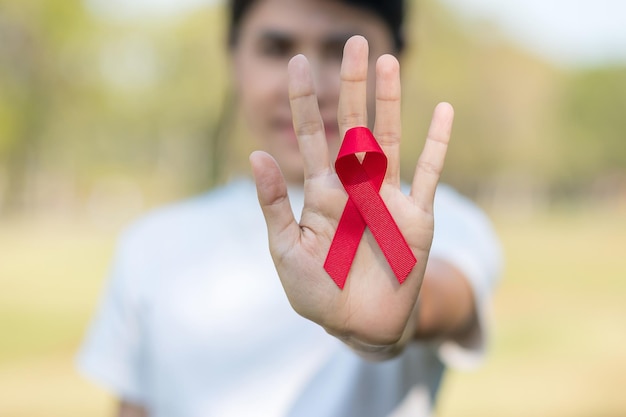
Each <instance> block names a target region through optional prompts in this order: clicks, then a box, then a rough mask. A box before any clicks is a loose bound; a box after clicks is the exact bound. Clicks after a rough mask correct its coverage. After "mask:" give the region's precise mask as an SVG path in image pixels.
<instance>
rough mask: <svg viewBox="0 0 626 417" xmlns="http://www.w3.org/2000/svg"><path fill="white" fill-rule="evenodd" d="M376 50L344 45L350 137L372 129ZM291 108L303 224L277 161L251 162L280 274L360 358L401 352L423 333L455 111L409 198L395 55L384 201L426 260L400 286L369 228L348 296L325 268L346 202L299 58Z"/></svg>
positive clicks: (430, 142)
mask: <svg viewBox="0 0 626 417" xmlns="http://www.w3.org/2000/svg"><path fill="white" fill-rule="evenodd" d="M367 66H368V44H367V41H366V40H365V39H364V38H363V37H360V36H355V37H352V38H351V39H349V40H348V42H347V43H346V45H345V50H344V57H343V61H342V67H341V87H340V89H341V90H340V98H339V110H338V123H339V130H340V134H341V137H343V135H344V134H345V132H346V131H347V130H348V129H349V128H352V127H354V126H367V114H366V85H367ZM289 96H290V97H289V98H290V102H291V109H292V114H293V123H294V128H295V131H296V135H297V137H298V143H299V147H300V152H301V153H302V157H303V164H304V178H305V181H304V193H305V198H304V209H303V211H302V216H301V219H300V223H298V222H296V220H295V218H294V216H293V214H292V211H291V207H290V204H289V199H288V196H287V186H286V183H285V180H284V178H283V176H282V174H281V172H280V169H279V167H278V165H277V163H276V162H275V161H274V159H273V158H272V157H271V156H270V155H268V154H267V153H264V152H260V151H257V152H254V153H253V154H252V155H251V156H250V161H251V164H252V170H253V174H254V177H255V181H256V186H257V192H258V197H259V202H260V205H261V208H262V210H263V214H264V216H265V220H266V222H267V228H268V234H269V244H270V251H271V254H272V258H273V260H274V264H275V266H276V269H277V271H278V275H279V277H280V279H281V282H282V285H283V287H284V289H285V293H286V294H287V297H288V299H289V301H290V303H291V305H292V306H293V308H294V309H295V310H296V311H297V312H298V313H299V314H300V315H302V316H304V317H306V318H308V319H310V320H312V321H314V322H316V323H318V324H320V325H321V326H323V327H324V328H325V329H326V331H327V332H329V333H330V334H332V335H335V336H336V337H338V338H340V339H341V340H343V341H344V342H345V343H347V344H348V345H350V346H352V347H353V348H355V349H356V350H357V351H359V352H361V353H364V354H368V353H372V354H374V355H376V354H377V353H384V352H387V353H388V352H392V351H395V350H397V348H398V347H400V348H401V347H402V345H403V344H404V342H406V340H408V339H410V338H411V337H412V335H413V333H414V331H415V323H414V317H413V316H414V314H413V312H414V311H415V310H416V308H415V306H416V301H417V297H418V295H419V291H420V286H421V284H422V280H423V277H424V270H425V268H426V263H427V259H428V252H429V250H430V245H431V242H432V237H433V198H434V194H435V189H436V186H437V183H438V181H439V176H440V173H441V170H442V168H443V163H444V159H445V155H446V150H447V145H448V140H449V137H450V131H451V128H452V120H453V110H452V107H451V106H450V105H449V104H446V103H442V104H439V105H438V106H437V108H436V109H435V112H434V115H433V119H432V122H431V126H430V129H429V132H428V137H427V139H426V143H425V145H424V148H423V151H422V154H421V156H420V158H419V161H418V164H417V167H416V170H415V176H414V179H413V183H412V187H411V193H410V195H409V196H407V195H405V194H403V193H402V191H401V189H400V177H399V156H400V155H399V148H400V137H401V121H400V68H399V63H398V61H397V60H396V59H395V58H394V57H393V56H391V55H383V56H381V57H380V58H379V59H378V61H377V63H376V120H375V124H374V131H373V133H374V136H375V137H376V139H377V140H378V142H379V144H380V146H381V147H382V149H383V151H384V152H385V155H386V156H387V158H388V168H387V172H386V175H385V180H384V181H383V184H382V186H381V189H380V195H381V197H382V199H383V201H384V202H385V204H386V205H387V208H388V209H389V211H390V213H391V215H392V216H393V218H394V219H395V221H396V223H397V224H398V227H399V228H400V230H401V232H402V234H403V235H404V237H405V239H406V241H407V243H408V244H409V246H410V248H411V250H412V251H413V253H414V255H415V257H416V258H417V265H416V266H415V267H414V268H413V270H412V271H411V274H410V275H409V276H408V277H407V279H406V281H405V282H404V283H403V284H399V283H398V281H397V279H396V277H395V275H394V274H393V272H392V271H391V269H390V267H389V265H388V263H387V260H386V258H385V257H384V255H383V254H382V252H381V250H380V248H379V246H378V244H377V243H376V241H375V240H374V238H373V236H372V234H371V233H370V232H369V229H367V228H366V230H365V233H364V235H363V238H362V239H361V242H360V244H359V248H358V251H357V253H356V256H355V258H354V260H353V263H352V268H351V270H350V275H349V276H348V279H347V281H346V284H345V287H344V289H343V290H341V289H339V288H338V287H337V285H336V284H335V283H334V282H333V280H332V279H331V278H330V277H329V276H328V274H327V273H326V271H325V270H324V268H323V265H324V261H325V258H326V255H327V252H328V249H329V247H330V244H331V241H332V239H333V236H334V233H335V230H336V229H337V224H338V222H339V218H340V216H341V213H342V211H343V209H344V206H345V205H346V201H347V194H346V192H345V190H344V188H343V186H342V184H341V183H340V181H339V179H338V177H337V175H336V173H335V172H334V169H333V166H332V161H331V160H330V156H329V151H328V146H327V142H326V138H325V135H324V126H323V123H322V118H321V116H320V112H319V108H318V104H317V97H316V95H315V89H314V85H313V81H312V76H311V70H310V67H309V63H308V61H307V60H306V58H305V57H304V56H301V55H298V56H296V57H294V58H292V60H291V61H290V63H289Z"/></svg>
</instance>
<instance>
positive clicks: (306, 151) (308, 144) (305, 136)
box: [287, 55, 330, 179]
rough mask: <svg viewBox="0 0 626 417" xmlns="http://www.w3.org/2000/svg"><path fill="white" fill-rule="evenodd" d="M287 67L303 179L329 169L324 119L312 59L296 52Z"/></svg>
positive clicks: (290, 100)
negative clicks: (316, 90) (316, 92)
mask: <svg viewBox="0 0 626 417" xmlns="http://www.w3.org/2000/svg"><path fill="white" fill-rule="evenodd" d="M287 70H288V73H289V102H290V105H291V114H292V118H293V127H294V130H295V132H296V136H297V138H298V146H299V148H300V154H301V155H302V161H303V165H304V166H303V168H304V178H306V179H308V178H311V177H315V176H318V175H320V174H322V173H325V172H328V170H330V161H329V157H328V144H327V143H326V135H325V134H324V122H323V121H322V116H321V115H320V109H319V105H318V103H317V96H316V94H315V86H314V84H313V77H312V76H311V67H310V65H309V61H308V60H307V59H306V58H305V57H304V55H296V56H295V57H293V58H292V59H291V60H290V61H289V65H288V68H287Z"/></svg>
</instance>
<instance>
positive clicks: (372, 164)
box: [324, 126, 417, 289]
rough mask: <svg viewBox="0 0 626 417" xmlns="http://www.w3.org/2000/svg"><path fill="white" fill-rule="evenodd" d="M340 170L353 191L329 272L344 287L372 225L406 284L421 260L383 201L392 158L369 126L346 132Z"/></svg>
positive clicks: (327, 264) (328, 263) (330, 257)
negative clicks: (381, 189) (385, 181)
mask: <svg viewBox="0 0 626 417" xmlns="http://www.w3.org/2000/svg"><path fill="white" fill-rule="evenodd" d="M359 153H365V156H364V157H363V162H360V161H359V159H358V157H357V154H359ZM335 170H336V171H337V176H338V177H339V179H340V180H341V183H342V184H343V187H344V188H345V190H346V192H347V193H348V202H347V203H346V206H345V207H344V210H343V213H342V214H341V218H340V219H339V224H338V226H337V231H336V232H335V236H334V237H333V241H332V243H331V245H330V249H329V250H328V255H327V256H326V261H325V262H324V269H325V270H326V272H328V274H329V275H330V277H331V278H332V279H333V281H335V283H336V284H337V286H338V287H339V288H341V289H343V287H344V285H345V282H346V279H347V277H348V273H349V272H350V267H351V266H352V261H353V259H354V256H355V255H356V251H357V248H358V246H359V242H360V241H361V237H362V236H363V232H364V231H365V227H366V226H367V227H369V229H370V231H371V232H372V235H373V236H374V239H376V242H377V243H378V246H379V247H380V249H381V250H382V252H383V255H385V258H386V259H387V262H388V263H389V266H390V267H391V270H392V271H393V273H394V274H395V275H396V278H397V279H398V282H399V283H401V284H402V283H403V282H404V280H405V279H406V277H407V276H408V275H409V273H410V272H411V270H412V269H413V267H414V266H415V263H416V262H417V260H416V259H415V256H414V255H413V252H412V251H411V248H410V247H409V245H408V243H407V242H406V240H405V239H404V236H402V233H401V232H400V229H399V228H398V225H397V224H396V222H395V221H394V219H393V217H392V216H391V213H389V210H388V209H387V206H386V205H385V202H384V201H383V200H382V198H381V197H380V194H379V191H380V187H381V186H382V183H383V179H384V178H385V172H386V171H387V157H386V156H385V154H384V153H383V150H382V149H381V148H380V146H379V145H378V142H376V139H375V138H374V135H372V132H370V130H369V129H368V128H366V127H361V126H359V127H354V128H352V129H350V130H348V131H347V132H346V135H345V138H344V140H343V143H342V144H341V148H340V149H339V154H338V155H337V160H336V161H335Z"/></svg>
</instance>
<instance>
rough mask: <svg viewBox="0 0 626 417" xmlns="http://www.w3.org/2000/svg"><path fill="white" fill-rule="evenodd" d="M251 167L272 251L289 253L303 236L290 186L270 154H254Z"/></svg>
mask: <svg viewBox="0 0 626 417" xmlns="http://www.w3.org/2000/svg"><path fill="white" fill-rule="evenodd" d="M250 165H251V167H252V175H253V176H254V182H255V184H256V191H257V196H258V198H259V204H260V206H261V210H262V211H263V216H264V217H265V223H266V225H267V232H268V237H269V241H270V251H271V252H272V255H273V256H274V255H276V254H282V253H285V252H286V251H288V250H289V248H291V247H292V246H293V245H294V244H295V243H296V242H297V240H298V238H299V236H300V227H299V225H298V223H297V222H296V219H295V217H294V216H293V212H292V210H291V204H290V203H289V196H288V195H287V184H286V183H285V179H284V178H283V174H282V173H281V172H280V168H279V167H278V164H277V163H276V161H275V160H274V158H272V157H271V156H270V155H269V154H268V153H266V152H262V151H254V152H252V154H250Z"/></svg>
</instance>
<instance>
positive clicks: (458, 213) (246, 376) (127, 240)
mask: <svg viewBox="0 0 626 417" xmlns="http://www.w3.org/2000/svg"><path fill="white" fill-rule="evenodd" d="M290 199H291V202H292V207H293V208H294V212H296V213H299V212H300V211H301V208H302V204H303V195H302V191H301V190H290ZM435 224H436V226H435V237H434V240H433V245H432V249H431V256H433V257H437V258H443V259H446V260H448V261H449V262H451V263H452V264H453V265H455V266H456V267H457V268H459V269H460V270H461V271H463V272H464V273H465V275H466V276H467V277H468V278H469V280H470V281H471V284H472V286H473V289H474V293H475V296H476V300H477V305H478V306H479V312H480V316H481V326H480V328H481V330H480V332H479V333H480V334H476V335H472V336H471V337H470V338H468V340H467V341H465V342H463V343H462V344H463V345H464V346H461V345H459V343H452V342H439V343H438V342H431V343H412V344H411V345H410V346H409V347H408V348H407V349H406V351H405V352H404V353H403V354H402V355H401V356H399V357H398V358H395V359H392V360H389V361H385V362H380V363H370V362H366V361H364V360H362V359H360V358H359V357H358V356H357V355H355V354H354V353H353V352H351V351H350V350H349V349H348V348H347V347H345V346H344V345H343V344H342V343H341V342H339V341H338V340H336V339H335V338H333V337H332V336H329V335H328V334H327V333H326V332H325V331H324V330H323V329H322V328H321V327H319V326H318V325H316V324H314V323H312V322H310V321H308V320H306V319H304V318H302V317H300V316H299V315H298V314H297V313H295V312H294V311H293V309H292V308H291V306H290V305H289V302H288V301H287V297H286V296H285V294H284V291H283V289H282V287H281V284H280V281H279V279H278V277H277V275H276V271H275V269H274V265H273V263H272V260H271V257H270V255H269V249H268V244H267V231H266V226H265V222H264V220H263V216H262V213H261V210H260V208H259V207H258V202H257V199H256V190H255V187H254V185H253V183H252V182H251V181H249V180H239V181H235V182H232V183H230V184H229V185H227V186H224V187H222V188H219V189H217V190H214V191H212V192H210V193H207V194H205V195H202V196H199V197H197V198H194V199H191V200H188V201H185V202H182V203H179V204H176V205H173V206H170V207H166V208H163V209H160V210H157V211H155V212H154V213H152V214H150V215H148V216H146V217H145V218H144V219H142V220H140V221H139V222H137V223H136V224H135V225H133V226H132V227H131V228H130V229H129V230H127V231H126V233H125V234H124V235H123V237H122V238H121V240H120V243H119V246H118V250H117V253H116V257H115V262H114V264H113V269H112V271H111V276H110V279H109V281H108V286H107V290H106V292H105V294H104V297H103V299H102V302H101V305H100V308H99V311H98V314H97V315H96V317H95V319H94V322H93V324H92V326H91V329H90V331H89V333H88V336H87V338H86V340H85V342H84V345H83V347H82V350H81V352H80V354H79V357H78V364H79V368H80V369H81V370H82V371H83V372H84V373H85V374H86V375H88V376H90V377H91V378H93V379H95V380H97V381H99V382H100V383H101V384H103V385H104V386H106V387H107V388H108V389H110V390H111V391H112V392H113V393H114V394H115V395H117V396H119V397H120V398H124V399H126V400H129V401H132V402H136V403H139V404H144V405H145V406H146V407H147V408H148V409H149V411H150V415H151V416H156V417H210V416H218V417H228V416H236V417H240V416H255V417H260V416H268V417H282V416H285V417H287V416H288V417H305V416H311V417H320V416H323V417H334V416H336V417H350V416H359V417H368V416H372V417H382V416H391V415H393V416H394V417H396V416H400V415H402V416H404V415H411V416H427V415H429V413H430V411H431V409H432V405H433V402H434V397H435V394H436V392H437V389H438V386H439V382H440V379H441V376H442V373H443V370H444V362H445V363H446V364H450V365H453V366H462V365H464V364H467V363H470V362H472V361H475V360H476V359H477V358H479V357H480V356H481V355H482V353H483V344H484V339H485V335H484V328H485V323H484V316H485V314H484V311H485V309H486V307H487V306H488V301H489V298H490V294H491V292H492V289H493V287H494V284H495V281H496V279H497V277H498V275H499V271H500V262H501V259H500V257H501V255H500V248H499V245H498V243H497V240H496V238H495V236H494V233H493V231H492V228H491V226H490V224H489V222H488V221H487V219H486V218H485V216H484V215H483V214H482V213H481V212H480V211H479V210H478V209H477V208H476V207H475V206H474V205H472V204H471V203H470V202H469V201H468V200H466V199H464V198H462V197H461V196H459V195H458V194H457V193H455V192H454V191H453V190H451V189H450V188H448V187H445V186H440V187H439V189H438V191H437V197H436V201H435Z"/></svg>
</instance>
